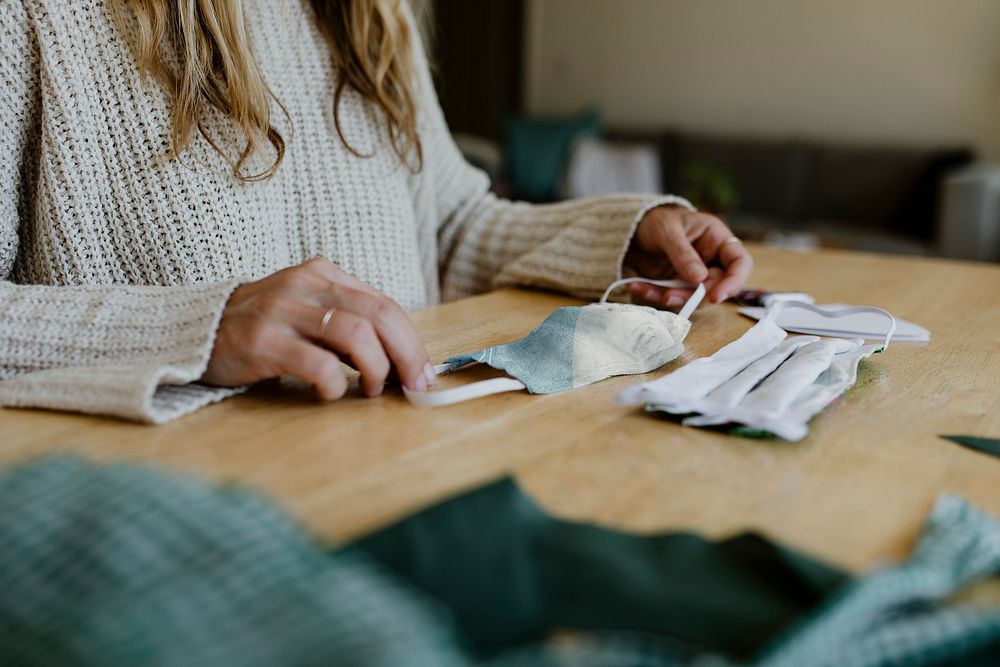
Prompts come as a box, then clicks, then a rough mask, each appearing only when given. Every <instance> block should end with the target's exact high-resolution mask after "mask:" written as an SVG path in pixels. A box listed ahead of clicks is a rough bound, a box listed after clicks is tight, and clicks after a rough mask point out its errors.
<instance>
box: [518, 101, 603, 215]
mask: <svg viewBox="0 0 1000 667" xmlns="http://www.w3.org/2000/svg"><path fill="white" fill-rule="evenodd" d="M504 125H505V128H504V130H505V137H506V142H505V143H506V145H505V150H506V164H507V173H508V176H509V177H510V181H511V187H512V188H513V190H514V195H515V196H516V197H519V198H522V199H528V200H531V201H551V200H553V199H555V197H556V189H557V188H558V186H559V181H560V180H561V179H562V176H563V173H564V171H565V169H566V161H567V159H568V158H569V148H570V145H571V144H572V143H573V140H575V139H576V138H577V137H581V136H590V137H596V136H599V135H600V131H601V122H600V115H599V114H598V113H597V112H596V111H587V112H586V113H584V114H582V115H580V116H576V117H575V118H509V119H507V121H506V122H505V124H504Z"/></svg>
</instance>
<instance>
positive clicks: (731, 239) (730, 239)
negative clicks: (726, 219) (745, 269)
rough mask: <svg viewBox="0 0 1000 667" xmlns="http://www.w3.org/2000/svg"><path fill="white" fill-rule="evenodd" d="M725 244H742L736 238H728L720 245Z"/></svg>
mask: <svg viewBox="0 0 1000 667" xmlns="http://www.w3.org/2000/svg"><path fill="white" fill-rule="evenodd" d="M727 243H743V241H741V240H740V239H739V238H738V237H736V236H730V237H729V238H728V239H726V240H725V241H723V242H722V245H726V244H727Z"/></svg>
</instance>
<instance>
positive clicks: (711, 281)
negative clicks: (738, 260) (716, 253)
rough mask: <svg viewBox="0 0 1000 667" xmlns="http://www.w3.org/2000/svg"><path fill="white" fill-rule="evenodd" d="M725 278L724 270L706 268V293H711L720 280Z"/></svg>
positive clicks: (711, 267)
mask: <svg viewBox="0 0 1000 667" xmlns="http://www.w3.org/2000/svg"><path fill="white" fill-rule="evenodd" d="M725 276H726V272H725V270H724V269H721V268H719V267H718V266H710V267H709V268H708V277H707V278H705V291H706V293H709V294H711V293H713V292H712V291H713V290H714V289H715V287H716V285H718V284H719V281H720V280H722V279H723V278H724V277H725Z"/></svg>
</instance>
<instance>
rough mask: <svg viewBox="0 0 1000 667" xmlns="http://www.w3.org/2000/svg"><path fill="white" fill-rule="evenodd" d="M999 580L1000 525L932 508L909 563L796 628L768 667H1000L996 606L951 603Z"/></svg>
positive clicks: (946, 499)
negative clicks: (990, 666) (976, 585)
mask: <svg viewBox="0 0 1000 667" xmlns="http://www.w3.org/2000/svg"><path fill="white" fill-rule="evenodd" d="M998 576H1000V522H998V521H997V520H996V519H994V518H993V517H990V516H988V515H986V514H984V513H982V512H980V511H979V510H977V509H976V508H974V507H972V506H971V505H969V504H967V503H966V502H964V501H963V500H962V499H961V498H958V497H956V496H950V495H945V496H942V497H941V498H940V499H938V502H937V503H936V504H935V506H934V509H933V511H932V512H931V516H930V518H929V519H928V521H927V522H926V524H925V526H924V531H923V534H922V535H921V537H920V541H919V542H918V543H917V546H916V549H915V550H914V552H913V555H912V556H911V558H910V559H909V560H908V561H906V562H904V563H902V564H900V565H895V566H891V567H886V568H883V569H881V570H879V571H876V572H874V573H872V574H870V575H869V576H866V577H864V578H863V579H860V580H858V581H856V582H854V583H852V584H851V585H849V586H847V587H845V589H844V590H843V591H841V592H839V593H837V594H836V595H834V596H832V598H831V599H830V600H829V601H827V602H826V603H825V604H824V605H823V607H822V608H821V609H819V610H818V611H817V612H815V613H814V614H812V615H810V616H808V617H806V618H804V619H802V620H801V621H800V622H799V623H798V624H797V626H796V627H794V628H792V629H791V630H790V631H789V632H788V634H787V635H786V636H785V637H784V638H782V639H781V640H779V641H778V642H777V643H776V644H775V645H774V646H773V647H772V648H771V649H770V650H769V651H767V652H766V653H765V655H764V656H763V657H762V658H761V659H760V662H759V664H760V665H762V666H766V667H798V666H799V665H815V666H817V667H825V666H827V665H828V666H829V667H853V666H857V667H867V666H878V665H905V666H908V667H915V666H917V665H956V664H961V665H972V664H983V665H986V664H993V665H997V664H1000V605H997V604H996V603H995V602H994V603H993V604H991V605H988V604H975V603H972V602H965V603H960V602H955V601H953V600H952V598H953V597H954V595H955V594H956V593H957V592H960V591H962V590H963V589H966V588H967V587H968V586H970V585H971V584H974V583H976V582H983V581H986V580H990V579H996V578H997V577H998Z"/></svg>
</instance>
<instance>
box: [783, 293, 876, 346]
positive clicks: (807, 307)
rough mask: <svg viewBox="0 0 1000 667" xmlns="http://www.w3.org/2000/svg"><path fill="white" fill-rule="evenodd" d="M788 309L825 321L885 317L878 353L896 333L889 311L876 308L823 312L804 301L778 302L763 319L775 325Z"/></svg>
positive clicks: (863, 307) (862, 307) (860, 307)
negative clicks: (886, 325) (866, 315)
mask: <svg viewBox="0 0 1000 667" xmlns="http://www.w3.org/2000/svg"><path fill="white" fill-rule="evenodd" d="M788 308H802V309H803V310H808V311H809V312H811V313H815V314H816V315H819V316H820V317H825V318H827V319H836V318H838V317H846V316H847V315H860V314H862V313H876V314H879V315H885V316H886V317H887V318H889V330H888V331H886V334H885V342H884V343H883V344H882V347H881V349H879V350H878V351H879V352H882V351H884V350H888V349H889V341H890V340H892V335H893V334H894V333H896V318H895V317H893V316H892V313H890V312H889V311H887V310H883V309H882V308H877V307H876V306H852V307H850V308H840V309H838V310H825V309H823V308H820V307H818V306H814V305H813V304H811V303H806V302H805V301H778V302H776V303H775V304H774V305H772V306H771V307H769V308H768V309H767V313H766V314H765V315H764V319H766V320H770V321H772V322H774V323H775V324H777V319H778V314H779V313H780V312H781V311H783V310H786V309H788ZM779 326H780V325H779Z"/></svg>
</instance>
